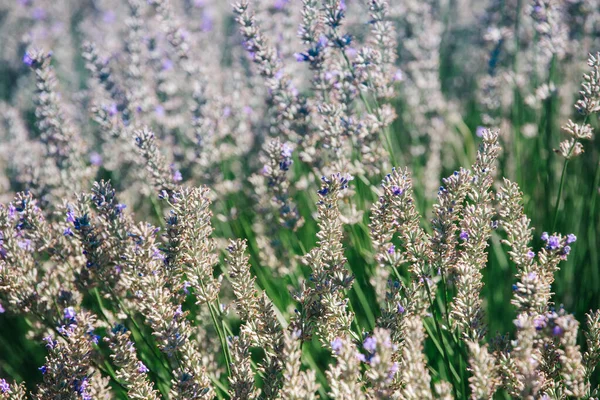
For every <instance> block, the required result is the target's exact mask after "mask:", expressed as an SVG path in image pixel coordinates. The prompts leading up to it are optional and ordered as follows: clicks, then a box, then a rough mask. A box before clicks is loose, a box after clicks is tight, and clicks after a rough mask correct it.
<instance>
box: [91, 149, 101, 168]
mask: <svg viewBox="0 0 600 400" xmlns="http://www.w3.org/2000/svg"><path fill="white" fill-rule="evenodd" d="M90 163H92V165H94V166H96V167H99V166H100V165H102V156H101V155H100V154H98V153H97V152H95V151H94V152H92V153H91V154H90Z"/></svg>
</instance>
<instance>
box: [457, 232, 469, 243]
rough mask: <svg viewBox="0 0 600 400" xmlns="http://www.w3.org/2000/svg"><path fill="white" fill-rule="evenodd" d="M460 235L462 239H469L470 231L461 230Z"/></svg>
mask: <svg viewBox="0 0 600 400" xmlns="http://www.w3.org/2000/svg"><path fill="white" fill-rule="evenodd" d="M458 237H459V238H460V240H464V241H465V242H466V241H467V240H469V233H468V232H467V231H461V232H460V235H459V236H458Z"/></svg>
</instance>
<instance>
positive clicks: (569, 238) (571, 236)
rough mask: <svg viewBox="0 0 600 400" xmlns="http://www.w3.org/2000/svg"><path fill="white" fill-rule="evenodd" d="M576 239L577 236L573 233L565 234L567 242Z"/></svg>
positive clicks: (573, 241)
mask: <svg viewBox="0 0 600 400" xmlns="http://www.w3.org/2000/svg"><path fill="white" fill-rule="evenodd" d="M576 240H577V236H575V235H573V234H572V233H570V234H568V235H567V244H571V243H575V241H576Z"/></svg>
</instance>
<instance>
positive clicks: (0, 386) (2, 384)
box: [0, 379, 11, 393]
mask: <svg viewBox="0 0 600 400" xmlns="http://www.w3.org/2000/svg"><path fill="white" fill-rule="evenodd" d="M0 391H2V393H10V392H11V390H10V385H9V384H8V382H6V380H5V379H0Z"/></svg>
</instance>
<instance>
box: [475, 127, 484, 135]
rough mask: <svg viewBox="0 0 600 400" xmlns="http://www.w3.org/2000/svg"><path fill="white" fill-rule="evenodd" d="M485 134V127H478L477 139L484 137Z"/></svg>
mask: <svg viewBox="0 0 600 400" xmlns="http://www.w3.org/2000/svg"><path fill="white" fill-rule="evenodd" d="M483 132H485V128H484V127H483V126H478V127H477V129H476V130H475V135H477V137H483Z"/></svg>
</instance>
